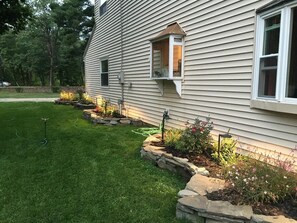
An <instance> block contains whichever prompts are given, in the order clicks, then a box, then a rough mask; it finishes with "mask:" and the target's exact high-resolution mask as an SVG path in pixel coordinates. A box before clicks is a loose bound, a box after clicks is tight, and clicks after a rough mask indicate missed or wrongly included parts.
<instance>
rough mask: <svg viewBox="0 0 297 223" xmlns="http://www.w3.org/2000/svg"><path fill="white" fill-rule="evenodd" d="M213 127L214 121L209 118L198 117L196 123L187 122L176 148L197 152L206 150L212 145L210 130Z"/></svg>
mask: <svg viewBox="0 0 297 223" xmlns="http://www.w3.org/2000/svg"><path fill="white" fill-rule="evenodd" d="M212 129H213V123H212V122H210V119H209V118H207V119H206V121H201V120H200V119H199V118H196V119H195V122H194V124H190V123H187V124H186V128H185V129H184V131H183V132H182V134H181V137H180V139H179V140H177V142H176V149H177V150H180V151H182V152H189V153H195V154H200V153H203V152H206V149H207V148H209V147H210V146H211V142H212V138H211V136H210V131H211V130H212Z"/></svg>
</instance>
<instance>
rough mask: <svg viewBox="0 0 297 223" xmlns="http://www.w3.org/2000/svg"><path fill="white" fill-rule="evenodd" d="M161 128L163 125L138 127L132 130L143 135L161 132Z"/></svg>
mask: <svg viewBox="0 0 297 223" xmlns="http://www.w3.org/2000/svg"><path fill="white" fill-rule="evenodd" d="M161 128H162V127H161V125H160V127H159V128H138V129H136V130H132V132H134V133H136V134H139V135H142V136H150V135H154V134H159V133H161Z"/></svg>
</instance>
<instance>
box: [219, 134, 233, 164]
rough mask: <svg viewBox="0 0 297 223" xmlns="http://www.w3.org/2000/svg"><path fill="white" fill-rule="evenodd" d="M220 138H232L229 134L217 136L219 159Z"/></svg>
mask: <svg viewBox="0 0 297 223" xmlns="http://www.w3.org/2000/svg"><path fill="white" fill-rule="evenodd" d="M221 137H222V138H228V139H230V138H232V135H230V134H229V132H227V133H225V134H219V139H218V157H219V158H220V150H221Z"/></svg>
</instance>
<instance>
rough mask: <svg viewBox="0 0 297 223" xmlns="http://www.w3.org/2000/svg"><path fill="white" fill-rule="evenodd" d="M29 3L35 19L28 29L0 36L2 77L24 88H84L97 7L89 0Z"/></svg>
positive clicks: (48, 0)
mask: <svg viewBox="0 0 297 223" xmlns="http://www.w3.org/2000/svg"><path fill="white" fill-rule="evenodd" d="M0 1H1V0H0ZM28 2H29V3H30V6H31V8H32V10H33V16H32V20H30V21H29V22H28V25H27V26H26V28H25V29H24V30H22V31H20V32H19V33H14V32H12V31H9V32H7V33H5V34H3V35H2V36H0V56H1V58H2V60H1V61H2V65H1V64H0V65H1V66H2V74H3V75H5V78H6V79H7V80H8V81H11V82H12V83H13V84H20V85H32V84H34V85H40V84H41V85H49V86H52V85H55V84H57V85H81V84H82V83H83V78H82V68H83V67H82V62H83V58H82V56H83V52H84V49H85V47H86V44H87V40H88V38H89V35H90V31H91V30H92V27H93V19H92V12H93V5H91V4H90V2H89V1H88V0H68V1H67V0H64V2H63V3H62V2H61V1H57V0H34V1H33V0H28Z"/></svg>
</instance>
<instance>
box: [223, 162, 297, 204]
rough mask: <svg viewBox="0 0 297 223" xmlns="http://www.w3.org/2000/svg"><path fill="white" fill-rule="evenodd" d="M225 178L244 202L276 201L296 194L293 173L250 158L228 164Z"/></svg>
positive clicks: (296, 178)
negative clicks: (231, 164) (234, 163)
mask: <svg viewBox="0 0 297 223" xmlns="http://www.w3.org/2000/svg"><path fill="white" fill-rule="evenodd" d="M227 179H229V181H230V182H231V185H232V186H233V188H234V190H235V191H237V192H238V193H239V194H240V195H241V197H242V203H245V204H251V203H255V202H259V203H277V202H281V201H283V200H284V199H286V198H287V197H288V196H296V189H297V183H296V182H297V176H296V174H295V173H292V172H287V171H286V170H284V169H282V168H279V167H275V166H272V165H270V164H268V163H266V162H261V161H259V160H255V159H251V158H248V159H247V160H246V161H241V162H239V163H238V165H233V166H232V167H231V166H230V167H229V169H228V171H227Z"/></svg>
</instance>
